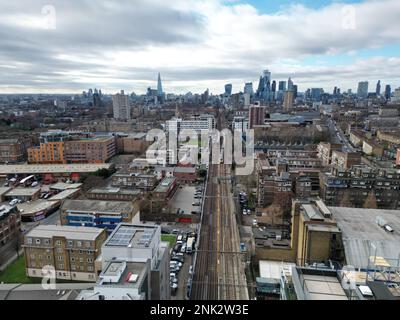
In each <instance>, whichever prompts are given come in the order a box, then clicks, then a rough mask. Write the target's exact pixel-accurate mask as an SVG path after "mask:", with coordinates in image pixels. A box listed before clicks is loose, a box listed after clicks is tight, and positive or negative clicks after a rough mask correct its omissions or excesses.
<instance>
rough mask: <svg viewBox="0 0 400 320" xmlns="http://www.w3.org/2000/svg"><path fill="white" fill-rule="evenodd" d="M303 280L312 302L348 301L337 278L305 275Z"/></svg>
mask: <svg viewBox="0 0 400 320" xmlns="http://www.w3.org/2000/svg"><path fill="white" fill-rule="evenodd" d="M302 278H303V282H304V287H305V288H306V289H307V291H308V294H309V296H310V298H311V300H348V298H347V296H346V293H345V292H344V290H343V288H342V285H341V284H340V282H339V280H338V279H337V278H336V277H330V276H323V275H312V274H303V275H302Z"/></svg>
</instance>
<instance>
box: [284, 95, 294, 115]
mask: <svg viewBox="0 0 400 320" xmlns="http://www.w3.org/2000/svg"><path fill="white" fill-rule="evenodd" d="M293 105H294V91H286V92H285V97H284V99H283V109H284V110H286V111H290V110H291V109H293Z"/></svg>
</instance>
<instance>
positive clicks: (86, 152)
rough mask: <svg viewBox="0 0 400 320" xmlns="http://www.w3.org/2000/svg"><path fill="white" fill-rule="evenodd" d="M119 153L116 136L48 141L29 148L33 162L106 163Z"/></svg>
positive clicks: (29, 156)
mask: <svg viewBox="0 0 400 320" xmlns="http://www.w3.org/2000/svg"><path fill="white" fill-rule="evenodd" d="M116 153H117V147H116V142H115V138H114V137H97V138H87V139H78V140H69V141H47V142H44V143H41V144H40V146H39V147H33V148H29V149H28V162H29V163H31V164H66V163H104V162H106V161H107V160H109V159H110V158H112V157H113V156H114V155H115V154H116Z"/></svg>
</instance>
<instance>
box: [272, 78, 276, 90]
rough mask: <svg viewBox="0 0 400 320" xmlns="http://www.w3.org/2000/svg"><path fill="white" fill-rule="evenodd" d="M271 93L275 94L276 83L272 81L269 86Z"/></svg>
mask: <svg viewBox="0 0 400 320" xmlns="http://www.w3.org/2000/svg"><path fill="white" fill-rule="evenodd" d="M271 91H272V92H276V81H275V80H274V81H272V85H271Z"/></svg>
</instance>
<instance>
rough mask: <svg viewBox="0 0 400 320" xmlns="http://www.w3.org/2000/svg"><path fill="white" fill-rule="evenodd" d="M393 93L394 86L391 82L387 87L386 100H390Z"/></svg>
mask: <svg viewBox="0 0 400 320" xmlns="http://www.w3.org/2000/svg"><path fill="white" fill-rule="evenodd" d="M391 95H392V88H391V87H390V85H389V84H387V85H386V88H385V98H386V100H389V99H390V96H391Z"/></svg>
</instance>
